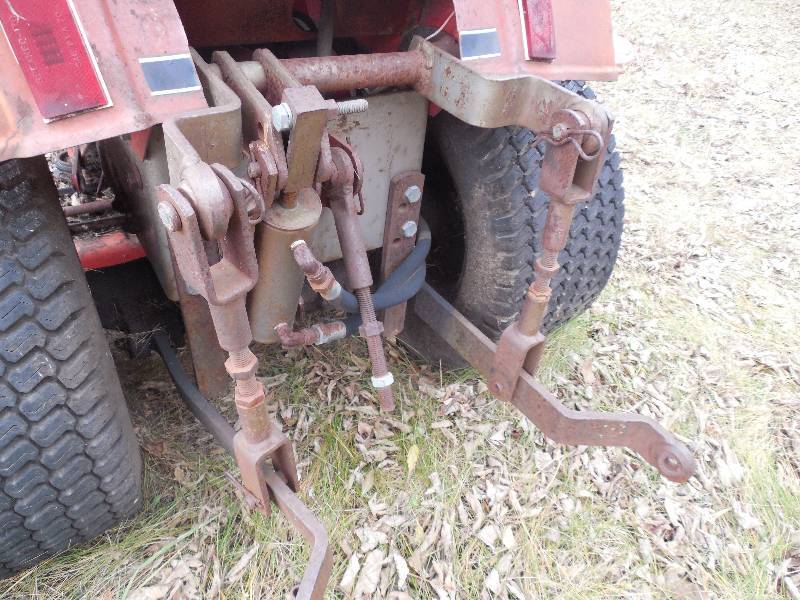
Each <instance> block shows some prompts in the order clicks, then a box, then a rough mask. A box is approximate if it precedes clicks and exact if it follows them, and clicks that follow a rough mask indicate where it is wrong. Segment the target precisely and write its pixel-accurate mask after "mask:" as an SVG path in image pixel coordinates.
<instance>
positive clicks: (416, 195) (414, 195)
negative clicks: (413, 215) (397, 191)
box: [403, 185, 422, 204]
mask: <svg viewBox="0 0 800 600" xmlns="http://www.w3.org/2000/svg"><path fill="white" fill-rule="evenodd" d="M403 197H405V199H406V200H408V202H409V204H416V203H417V202H419V201H420V200H421V199H422V190H421V189H419V186H418V185H410V186H408V187H407V188H406V191H405V192H403Z"/></svg>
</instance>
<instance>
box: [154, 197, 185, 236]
mask: <svg viewBox="0 0 800 600" xmlns="http://www.w3.org/2000/svg"><path fill="white" fill-rule="evenodd" d="M158 217H159V218H160V219H161V222H162V223H163V224H164V227H166V228H167V231H178V230H179V229H180V228H181V219H180V217H179V216H178V213H177V212H175V209H174V208H173V207H172V205H170V204H169V203H168V202H159V203H158Z"/></svg>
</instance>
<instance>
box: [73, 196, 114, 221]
mask: <svg viewBox="0 0 800 600" xmlns="http://www.w3.org/2000/svg"><path fill="white" fill-rule="evenodd" d="M113 202H114V200H113V199H112V198H98V199H97V200H92V201H91V202H84V203H83V204H76V205H74V206H73V205H70V206H65V207H64V216H66V217H75V216H78V215H89V214H93V213H101V212H105V211H107V210H109V209H110V208H111V204H112V203H113Z"/></svg>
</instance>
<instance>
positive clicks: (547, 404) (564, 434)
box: [413, 284, 695, 482]
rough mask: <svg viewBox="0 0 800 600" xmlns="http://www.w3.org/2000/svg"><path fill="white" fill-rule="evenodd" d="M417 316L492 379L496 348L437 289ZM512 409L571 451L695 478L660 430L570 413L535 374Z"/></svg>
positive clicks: (632, 417) (636, 419)
mask: <svg viewBox="0 0 800 600" xmlns="http://www.w3.org/2000/svg"><path fill="white" fill-rule="evenodd" d="M413 308H414V312H415V313H416V315H417V316H418V317H419V318H420V319H422V321H423V322H425V323H426V324H427V325H428V326H429V327H430V328H431V329H432V330H433V331H435V332H436V333H437V334H439V336H441V338H442V339H443V340H444V341H446V342H447V343H448V344H449V345H450V346H451V347H452V348H453V350H455V351H456V352H457V353H458V354H459V355H460V356H461V357H462V358H463V359H464V360H465V361H467V362H468V363H470V364H471V365H472V366H473V367H475V369H477V370H478V371H479V372H480V373H481V375H483V376H484V377H488V376H489V374H490V372H491V369H492V365H493V362H494V356H495V352H496V351H497V346H496V345H495V344H494V342H492V341H491V340H490V339H489V338H488V337H486V335H484V334H483V332H481V331H480V330H479V329H478V328H477V327H475V325H473V324H472V323H470V322H469V320H468V319H467V318H466V317H465V316H464V315H462V314H461V313H460V312H458V311H457V310H456V309H455V308H454V307H453V306H452V305H451V304H450V303H449V302H447V301H446V300H445V299H444V298H442V296H440V295H439V294H438V293H437V292H436V291H435V290H434V289H433V288H431V287H430V286H429V285H427V284H425V285H424V286H423V287H422V290H420V292H419V294H417V296H416V297H415V298H414V305H413ZM511 403H512V404H513V405H514V406H516V407H517V409H519V411H520V412H522V414H524V415H525V416H526V417H527V418H528V419H530V421H531V422H532V423H533V424H534V425H536V426H537V427H538V428H539V429H540V430H541V431H542V433H544V435H545V436H547V437H548V438H550V439H551V440H553V441H555V442H558V443H561V444H570V445H587V446H623V447H626V448H629V449H631V450H633V451H634V452H636V453H637V454H639V455H640V456H641V457H642V458H643V459H644V460H646V461H647V462H649V463H650V464H651V465H653V466H654V467H655V468H656V469H658V471H659V472H660V473H661V474H662V475H663V476H664V477H666V478H667V479H670V480H672V481H677V482H684V481H687V480H688V479H689V477H691V476H692V475H693V474H694V471H695V463H694V459H693V458H692V454H691V452H690V451H689V449H688V448H687V447H686V446H685V445H684V444H683V443H682V442H681V441H680V440H678V439H677V438H676V437H675V436H674V435H672V434H671V433H670V432H669V431H667V430H665V429H664V428H663V427H661V425H659V424H658V423H656V422H655V421H653V420H652V419H648V418H647V417H643V416H641V415H637V414H632V413H599V412H595V411H577V410H571V409H569V408H566V407H565V406H564V405H563V404H561V403H560V402H559V401H558V400H557V399H556V398H555V397H554V396H553V395H552V394H551V393H550V392H549V391H547V389H545V388H544V387H543V386H542V384H541V383H539V382H538V381H536V380H535V379H534V378H533V377H532V376H531V375H530V374H528V373H524V372H523V373H522V374H521V375H520V377H519V381H518V382H517V386H516V388H515V390H514V395H513V397H512V398H511Z"/></svg>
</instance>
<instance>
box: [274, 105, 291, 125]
mask: <svg viewBox="0 0 800 600" xmlns="http://www.w3.org/2000/svg"><path fill="white" fill-rule="evenodd" d="M272 124H273V125H274V126H275V129H277V130H278V131H289V130H290V129H291V128H292V109H291V108H289V105H288V104H286V103H285V102H283V103H281V104H279V105H278V106H273V107H272Z"/></svg>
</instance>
